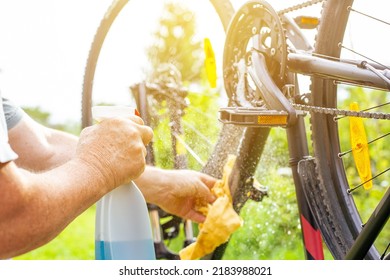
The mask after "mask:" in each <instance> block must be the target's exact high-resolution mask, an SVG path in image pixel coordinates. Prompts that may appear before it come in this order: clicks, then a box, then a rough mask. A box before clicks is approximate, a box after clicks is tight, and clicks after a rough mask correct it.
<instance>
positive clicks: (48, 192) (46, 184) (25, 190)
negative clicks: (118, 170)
mask: <svg viewBox="0 0 390 280" xmlns="http://www.w3.org/2000/svg"><path fill="white" fill-rule="evenodd" d="M0 181H1V182H2V189H3V190H2V193H3V194H2V196H0V213H1V214H0V259H1V258H9V257H12V256H15V255H19V254H22V253H24V252H27V251H29V250H32V249H34V248H37V247H39V246H41V245H43V244H45V243H46V242H48V241H50V240H51V239H53V238H54V237H55V236H56V235H57V234H59V233H60V232H61V231H62V230H63V229H64V228H65V227H66V226H67V225H68V224H69V223H70V222H71V221H72V220H73V219H74V218H76V217H77V216H78V215H79V214H81V213H82V212H83V211H85V210H86V209H87V208H88V207H90V206H91V205H92V204H93V203H95V202H96V201H97V200H98V199H100V198H101V197H102V196H103V195H104V194H105V193H106V192H107V191H108V189H107V186H106V185H107V184H106V182H105V178H104V177H102V176H101V175H100V174H99V171H98V170H96V169H95V168H93V167H91V166H89V165H88V164H85V163H83V162H80V161H75V160H72V161H69V162H68V163H67V164H65V165H63V166H61V167H59V168H55V169H53V170H50V171H48V172H45V173H41V174H33V173H30V172H28V171H24V170H21V169H19V168H17V167H16V166H15V164H13V163H12V162H11V163H9V164H7V166H4V167H3V168H1V169H0ZM110 187H111V188H112V186H110Z"/></svg>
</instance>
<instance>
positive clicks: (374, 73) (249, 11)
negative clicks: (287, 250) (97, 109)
mask: <svg viewBox="0 0 390 280" xmlns="http://www.w3.org/2000/svg"><path fill="white" fill-rule="evenodd" d="M127 2H129V1H120V0H119V1H114V2H113V4H112V6H111V7H110V8H109V11H108V12H107V14H106V16H105V18H104V19H103V20H102V23H101V25H100V27H99V29H98V31H97V34H96V36H95V40H94V42H93V44H92V48H91V52H90V56H89V59H88V62H87V67H86V74H85V77H84V88H83V104H82V105H83V106H82V107H83V126H87V125H90V124H91V117H90V108H91V106H92V86H93V81H94V75H95V71H96V64H97V61H98V57H99V54H100V50H101V48H102V45H103V42H104V41H105V37H106V35H107V33H108V31H109V30H110V27H111V25H112V23H113V22H114V20H115V19H116V18H117V16H118V15H119V13H120V12H121V10H122V9H123V8H124V6H125V5H126V4H127ZM353 2H354V1H351V0H348V1H337V0H327V1H325V0H312V1H307V2H303V3H300V4H297V5H295V6H291V7H288V8H285V9H281V10H279V11H278V12H277V11H275V9H274V8H273V7H272V6H271V5H270V4H268V3H267V2H265V1H261V0H259V1H247V2H246V3H244V4H243V5H242V6H241V7H240V8H239V9H238V10H237V11H236V12H235V11H234V9H233V6H232V5H231V3H230V2H229V1H223V0H212V1H210V3H211V4H212V5H213V7H214V8H215V11H216V12H217V14H218V15H219V19H220V21H221V23H222V25H223V27H224V29H225V30H226V39H225V44H224V51H223V82H224V88H225V90H226V94H227V96H228V101H227V106H226V107H223V106H220V107H221V108H219V119H220V121H221V124H222V125H221V127H220V131H219V133H218V139H217V140H216V142H215V146H214V148H213V150H212V152H211V154H210V155H209V159H208V160H207V162H203V161H202V160H199V158H198V161H199V162H200V164H199V165H201V170H202V171H203V172H206V173H208V174H210V175H213V176H215V177H220V176H221V167H222V166H223V163H224V162H225V160H226V158H227V156H228V155H229V154H231V153H234V154H237V155H238V156H237V161H236V163H235V167H234V169H233V173H232V175H231V177H230V187H231V192H232V195H233V198H234V207H235V210H236V211H237V212H240V210H241V208H242V207H243V206H244V204H245V203H246V201H247V200H248V199H249V197H248V196H247V195H246V194H247V193H248V191H250V192H251V193H256V194H257V197H256V196H255V197H252V198H254V199H257V200H261V199H262V198H263V197H264V196H266V195H267V190H266V189H261V188H259V187H258V186H257V185H256V184H254V180H253V176H254V174H255V171H256V167H257V165H258V163H259V161H260V159H261V155H262V153H263V151H264V146H265V143H266V141H267V138H268V135H269V133H270V129H271V128H272V127H283V128H285V130H286V133H287V140H288V146H289V154H290V166H291V170H292V174H293V179H294V185H295V189H296V196H297V203H298V208H299V213H300V221H301V225H302V235H303V243H304V247H305V256H306V258H307V259H322V258H323V255H322V243H321V242H322V238H323V240H324V241H325V243H326V245H327V247H328V248H329V250H330V252H331V253H332V255H333V257H334V258H335V259H363V258H367V259H388V258H389V255H388V254H387V250H388V247H389V245H388V244H389V239H390V238H389V231H388V228H386V226H385V225H386V222H387V220H388V217H389V213H390V203H389V192H390V191H389V188H388V187H387V186H386V180H385V179H386V178H385V179H384V180H383V181H382V182H384V183H383V184H384V185H383V187H381V185H380V184H379V185H378V184H377V185H376V186H375V187H374V189H375V190H374V194H375V196H377V197H378V198H377V199H376V200H374V202H373V203H374V204H375V207H372V213H373V214H372V217H371V218H368V216H367V215H366V214H365V213H363V212H362V211H361V210H362V209H363V208H361V207H360V205H361V204H362V197H363V199H364V197H365V196H368V195H369V194H368V192H366V193H363V194H361V193H360V192H357V191H356V190H360V189H361V187H363V186H366V184H368V185H369V184H371V183H369V182H372V181H376V180H378V179H377V178H378V177H379V176H382V178H383V175H386V174H385V173H386V172H385V171H386V170H385V171H383V172H379V173H378V174H379V175H378V176H377V175H374V176H369V177H368V179H367V180H365V181H364V180H361V179H360V176H359V175H360V174H359V172H357V171H355V170H352V169H354V166H353V164H354V163H353V160H352V159H351V158H349V159H348V158H346V156H347V155H350V154H352V153H353V150H354V148H351V149H350V150H349V151H346V150H348V148H345V147H346V145H347V143H346V141H344V140H343V136H344V135H345V131H344V130H342V129H341V130H340V129H339V127H341V128H342V127H345V124H342V122H344V121H345V120H347V119H348V118H346V117H355V118H358V119H361V118H364V119H368V120H374V121H375V122H377V123H385V122H386V119H389V114H388V113H387V112H386V110H385V108H382V109H383V110H384V111H383V112H380V113H378V112H370V110H373V109H376V108H378V107H379V105H377V106H375V107H374V108H367V109H363V110H355V109H354V110H351V109H346V108H339V107H338V106H339V105H340V106H341V105H342V103H343V101H345V100H347V99H348V98H347V97H349V96H347V95H346V93H345V92H346V88H345V87H340V86H336V85H337V84H344V85H345V84H348V85H351V86H352V85H353V86H356V87H358V88H359V87H370V88H375V89H377V90H380V91H381V93H382V95H383V92H386V91H388V90H389V88H390V86H389V85H390V75H389V72H388V67H387V66H385V65H383V63H378V62H373V61H372V60H370V59H368V57H363V58H364V60H359V59H351V58H348V59H346V58H343V57H342V56H341V55H342V54H344V53H342V52H341V49H343V50H347V51H348V52H349V53H355V54H356V52H355V51H354V50H352V49H351V48H349V47H347V45H346V44H345V43H343V42H344V41H345V40H344V38H347V37H345V36H344V33H345V30H346V28H347V23H348V22H349V21H350V20H351V19H353V17H349V15H350V13H353V14H354V15H357V16H362V17H364V18H370V16H368V15H367V14H366V13H362V12H361V11H359V6H358V4H359V3H358V1H355V3H353ZM353 4H357V5H356V6H357V8H355V5H353ZM314 5H317V6H318V5H319V6H320V7H322V13H321V16H320V17H319V16H318V17H316V16H314V17H307V16H300V17H295V18H294V19H292V18H291V17H290V16H289V15H290V14H294V13H296V12H299V11H301V10H304V9H307V8H310V7H312V6H314ZM321 5H322V6H321ZM335 22H337V26H338V28H334V24H335ZM306 28H310V29H316V30H318V31H317V35H316V43H315V45H314V46H312V44H311V43H310V42H309V41H308V40H307V39H306V37H305V34H304V32H303V31H302V29H306ZM360 57H362V56H360ZM173 72H175V71H173ZM304 75H306V76H309V77H311V85H310V89H309V90H310V93H302V92H300V88H299V86H300V80H301V78H302V76H304ZM168 84H169V83H166V84H164V83H163V84H161V83H150V84H148V83H141V84H137V85H138V86H139V85H141V87H138V90H135V88H134V87H133V91H135V92H136V91H138V97H139V96H141V97H142V96H143V97H142V98H138V106H139V108H143V109H141V111H143V112H145V113H144V114H145V115H144V116H145V119H146V120H148V116H147V113H150V109H149V108H150V107H148V106H150V104H149V105H148V104H147V103H146V102H145V101H147V99H146V98H145V96H146V95H154V96H156V95H160V97H159V98H160V99H161V98H162V96H163V97H164V98H165V101H163V103H164V102H165V103H166V102H167V100H174V101H178V100H179V101H180V102H173V103H174V104H176V107H174V108H171V112H176V114H173V115H174V116H175V118H174V121H173V123H174V124H178V127H176V128H174V129H172V130H170V131H171V132H173V134H172V135H173V137H172V139H176V140H178V139H180V140H178V141H179V142H180V143H182V142H184V141H182V140H183V137H181V135H182V133H181V132H180V128H181V124H180V121H181V120H182V119H183V118H185V115H186V114H187V113H186V114H183V112H184V111H185V110H187V109H186V107H187V106H188V104H187V103H185V101H186V98H188V94H189V93H190V92H188V91H186V90H183V89H182V88H181V87H179V86H177V85H178V84H179V82H178V81H177V80H176V81H175V82H174V83H173V84H176V86H174V87H172V86H171V87H169V86H167V85H168ZM156 85H157V87H156ZM145 89H147V90H145ZM148 91H149V94H146V93H147V92H148ZM139 92H144V94H143V95H139ZM150 92H152V93H150ZM171 93H175V94H174V97H172V96H169V94H171ZM136 95H137V94H136ZM372 95H373V96H375V94H374V93H373V94H372ZM167 96H168V97H167ZM214 97H215V96H214ZM164 98H163V99H164ZM167 98H168V99H167ZM207 98H211V99H212V97H210V96H209V97H207ZM352 98H355V99H356V95H355V97H353V96H352ZM378 100H379V98H378ZM387 103H388V102H387V101H386V100H385V101H383V104H382V105H386V104H387ZM177 104H179V107H180V106H184V107H180V108H179V109H177V106H178V105H177ZM142 106H144V107H142ZM177 112H179V113H177ZM202 113H205V112H202ZM308 115H310V125H311V140H312V145H313V147H312V151H311V149H310V147H309V145H308V142H309V140H308V136H307V133H308V132H310V131H309V130H308V129H307V128H306V123H305V118H306V119H307V116H308ZM179 120H180V121H179ZM382 120H383V121H382ZM193 131H196V129H195V130H193ZM359 133H360V134H359V136H361V134H362V133H363V132H362V131H361V130H360V131H359ZM386 135H387V134H385V135H384V136H386ZM384 136H378V137H377V138H375V139H374V140H372V141H369V142H368V141H363V146H364V147H363V150H365V151H367V147H366V146H367V145H369V144H371V143H374V142H376V140H379V139H383V138H384ZM352 138H353V137H352ZM176 140H175V141H176ZM354 140H356V139H354ZM358 140H359V139H358ZM347 142H348V141H347ZM366 142H368V143H366ZM172 143H173V142H172ZM182 144H183V143H182ZM358 144H359V143H358ZM361 144H362V143H360V145H361ZM173 146H174V147H173V148H172V149H171V151H172V153H174V151H175V149H176V147H177V143H175V144H173ZM184 146H185V147H186V148H187V149H188V148H189V146H186V145H184ZM360 148H361V147H360ZM188 150H191V149H188ZM355 150H356V148H355ZM343 151H346V152H343ZM149 154H150V155H153V153H152V152H150V153H149ZM190 154H191V155H192V156H193V157H196V156H194V155H196V153H195V152H194V151H190ZM181 155H183V154H181ZM378 157H379V158H380V155H378ZM186 159H187V160H189V159H190V157H186ZM357 162H358V163H357V164H358V165H360V166H361V164H363V169H364V168H365V169H367V168H369V167H370V163H369V162H368V163H367V162H365V161H364V160H363V159H361V160H358V161H357ZM378 162H379V161H378ZM176 168H180V167H179V166H176ZM387 170H388V169H387ZM356 182H358V183H356ZM350 185H355V187H353V186H352V187H350ZM367 188H370V187H369V186H368V187H367ZM361 214H362V215H364V217H362V218H361V217H360V215H361ZM157 219H159V217H158V218H157ZM363 221H364V222H363ZM362 225H364V227H363V226H362ZM167 228H169V229H172V227H171V226H168V227H167ZM179 228H180V226H179V223H174V226H173V229H174V231H173V232H174V233H173V234H172V235H171V237H172V236H176V235H177V233H178V229H179ZM168 231H169V230H168ZM166 233H167V232H166ZM378 235H379V237H378V238H377V236H378ZM188 236H190V238H189V239H188V242H191V239H192V237H191V233H188ZM165 237H166V238H170V237H169V234H168V233H167V234H166V235H165ZM159 238H160V240H159V241H158V242H159V244H160V245H161V244H163V242H162V240H161V236H159ZM375 240H376V241H375ZM374 241H375V246H373V244H374ZM163 247H164V245H163ZM225 248H226V244H225V245H223V246H220V247H219V248H217V250H216V251H215V252H214V253H213V254H212V255H211V256H210V258H212V259H220V258H222V257H223V254H224V252H225ZM377 248H379V250H380V253H379V251H378V249H377ZM164 250H165V249H164ZM165 257H168V258H170V257H172V258H174V257H175V254H171V253H168V254H167V255H165Z"/></svg>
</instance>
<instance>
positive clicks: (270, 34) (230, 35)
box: [223, 0, 287, 106]
mask: <svg viewBox="0 0 390 280" xmlns="http://www.w3.org/2000/svg"><path fill="white" fill-rule="evenodd" d="M252 52H259V53H261V54H262V55H264V57H265V60H266V64H267V68H268V70H269V73H270V75H271V77H272V78H273V80H274V82H275V84H276V85H277V86H278V87H282V86H283V85H284V81H285V80H286V75H287V74H286V73H287V71H286V63H287V43H286V35H285V33H284V28H283V25H282V22H281V20H280V18H279V15H278V13H277V12H276V11H275V10H274V9H273V8H272V6H271V5H270V4H268V3H267V2H266V1H262V0H258V1H248V2H247V3H246V4H244V5H243V6H242V7H241V8H240V9H239V10H237V12H236V13H235V15H234V17H233V19H232V21H231V23H230V25H229V28H228V31H227V35H226V41H225V47H224V56H223V76H224V84H225V89H226V92H227V94H228V96H229V97H230V99H231V100H232V101H233V102H235V103H236V105H241V106H245V104H242V102H240V99H242V98H239V96H240V95H241V96H242V95H243V94H244V95H245V99H246V100H247V101H248V103H250V104H251V105H252V106H258V104H259V103H261V95H260V94H259V93H258V92H257V89H256V87H255V86H254V85H253V83H251V81H250V78H249V75H247V74H246V72H245V68H247V67H250V65H251V53H252Z"/></svg>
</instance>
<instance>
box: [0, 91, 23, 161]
mask: <svg viewBox="0 0 390 280" xmlns="http://www.w3.org/2000/svg"><path fill="white" fill-rule="evenodd" d="M5 103H6V102H5ZM3 105H4V104H3V99H2V98H1V95H0V163H5V162H9V161H12V160H15V159H17V157H18V155H17V154H16V153H15V152H14V151H13V150H12V149H11V146H10V145H9V143H8V129H9V128H8V124H7V122H6V119H8V120H10V122H11V123H10V126H11V127H13V126H14V125H15V124H17V122H18V121H19V120H20V119H21V118H22V113H20V114H21V115H20V116H19V113H18V112H16V111H17V110H16V111H15V109H12V108H11V107H13V106H11V105H8V106H11V107H7V105H6V106H5V107H4V106H3ZM6 110H7V112H8V114H6V113H5V111H6ZM7 116H8V117H7Z"/></svg>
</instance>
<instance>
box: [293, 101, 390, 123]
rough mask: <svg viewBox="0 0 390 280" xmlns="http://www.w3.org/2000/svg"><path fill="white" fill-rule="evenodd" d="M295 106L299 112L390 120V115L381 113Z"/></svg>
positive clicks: (294, 104)
mask: <svg viewBox="0 0 390 280" xmlns="http://www.w3.org/2000/svg"><path fill="white" fill-rule="evenodd" d="M293 106H294V108H295V109H297V110H302V111H304V112H309V113H313V112H314V113H321V114H326V115H332V116H344V117H358V118H369V119H377V120H390V114H388V113H381V112H367V111H351V110H344V109H337V108H326V107H318V106H312V105H303V104H296V103H293Z"/></svg>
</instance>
